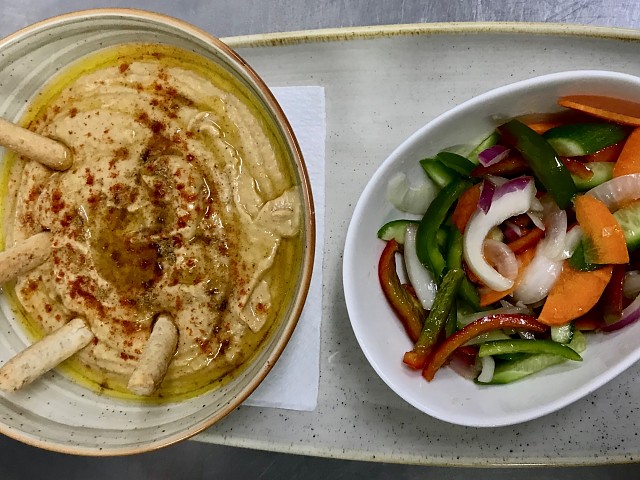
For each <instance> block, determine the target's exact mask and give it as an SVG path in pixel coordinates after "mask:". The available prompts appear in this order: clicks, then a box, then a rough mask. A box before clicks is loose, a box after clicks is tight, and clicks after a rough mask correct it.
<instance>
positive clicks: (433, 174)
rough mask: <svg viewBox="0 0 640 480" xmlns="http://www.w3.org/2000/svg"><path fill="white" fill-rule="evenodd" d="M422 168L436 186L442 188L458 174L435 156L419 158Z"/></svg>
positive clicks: (457, 176)
mask: <svg viewBox="0 0 640 480" xmlns="http://www.w3.org/2000/svg"><path fill="white" fill-rule="evenodd" d="M420 165H422V168H423V170H424V171H425V172H426V173H427V175H428V176H429V178H430V179H431V180H433V183H435V184H436V185H437V186H438V187H440V188H444V187H446V186H447V185H449V184H450V183H452V182H453V181H454V180H456V179H458V178H459V177H460V176H459V175H458V174H457V173H456V172H454V171H453V170H451V169H450V168H447V167H445V166H444V165H443V163H442V162H441V161H440V160H438V159H437V158H425V159H424V160H420Z"/></svg>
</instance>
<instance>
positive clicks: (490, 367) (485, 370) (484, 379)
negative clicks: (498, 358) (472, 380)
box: [478, 347, 496, 383]
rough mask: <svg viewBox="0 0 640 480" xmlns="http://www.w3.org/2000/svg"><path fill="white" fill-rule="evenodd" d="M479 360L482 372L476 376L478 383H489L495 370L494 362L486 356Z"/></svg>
mask: <svg viewBox="0 0 640 480" xmlns="http://www.w3.org/2000/svg"><path fill="white" fill-rule="evenodd" d="M480 348H482V347H480ZM480 360H481V362H482V371H481V372H480V375H478V382H480V383H489V382H490V381H491V379H492V378H493V372H494V371H495V368H496V362H495V360H494V359H493V357H488V356H485V357H482V358H481V359H480Z"/></svg>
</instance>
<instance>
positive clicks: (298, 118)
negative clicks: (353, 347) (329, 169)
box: [244, 87, 326, 411]
mask: <svg viewBox="0 0 640 480" xmlns="http://www.w3.org/2000/svg"><path fill="white" fill-rule="evenodd" d="M271 90H272V92H273V93H274V95H275V97H276V98H277V100H278V102H279V103H280V106H281V107H282V109H283V110H284V113H285V115H286V116H287V118H288V119H289V122H290V123H291V126H292V128H293V131H294V133H295V135H296V138H297V139H298V142H299V143H300V148H301V149H302V155H303V156H304V159H305V163H306V165H307V170H308V173H309V179H310V181H311V189H312V191H313V199H314V204H315V211H316V252H315V260H314V264H313V276H312V278H311V284H310V286H309V293H308V295H307V301H306V303H305V306H304V309H303V311H302V315H301V317H300V320H299V321H298V326H297V327H296V329H295V331H294V332H293V335H292V336H291V339H290V340H289V343H288V344H287V346H286V348H285V350H284V352H283V353H282V356H281V357H280V359H279V360H278V362H277V363H276V365H275V366H274V367H273V369H272V370H271V372H269V375H267V378H265V380H264V381H263V382H262V383H261V384H260V386H259V387H258V388H257V389H256V390H255V391H254V392H253V393H252V394H251V396H250V397H249V398H247V400H245V402H244V405H251V406H257V407H275V408H286V409H290V410H306V411H310V410H314V409H315V408H316V405H317V403H318V383H319V381H320V319H321V318H322V256H323V246H324V154H325V147H324V145H325V137H326V128H325V102H324V88H323V87H277V88H272V89H271Z"/></svg>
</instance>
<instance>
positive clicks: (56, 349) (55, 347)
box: [0, 318, 93, 392]
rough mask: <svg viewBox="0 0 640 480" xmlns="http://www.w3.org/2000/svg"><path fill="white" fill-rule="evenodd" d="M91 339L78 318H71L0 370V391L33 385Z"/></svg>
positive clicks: (91, 333)
mask: <svg viewBox="0 0 640 480" xmlns="http://www.w3.org/2000/svg"><path fill="white" fill-rule="evenodd" d="M91 340H93V332H91V330H90V329H89V327H87V325H86V323H85V322H84V320H83V319H81V318H74V319H73V320H71V321H69V322H68V323H66V324H65V325H63V326H62V327H60V328H59V329H58V330H56V331H55V332H53V333H50V334H49V335H47V336H45V337H44V338H42V339H41V340H38V341H37V342H36V343H34V344H33V345H31V346H29V347H27V348H26V349H25V350H23V351H22V352H20V353H18V354H17V355H16V356H15V357H13V358H11V359H10V360H9V361H8V362H7V363H5V364H4V365H3V366H2V368H0V390H3V391H5V392H14V391H16V390H18V389H20V388H22V387H24V386H25V385H27V384H29V383H31V382H33V381H34V380H35V379H36V378H38V377H40V376H41V375H44V374H45V373H46V372H48V371H49V370H51V369H52V368H55V367H57V366H58V365H59V364H60V363H61V362H62V361H64V360H66V359H67V358H69V357H70V356H71V355H73V354H74V353H76V352H78V351H80V350H81V349H82V348H84V347H85V346H86V345H88V344H89V342H90V341H91Z"/></svg>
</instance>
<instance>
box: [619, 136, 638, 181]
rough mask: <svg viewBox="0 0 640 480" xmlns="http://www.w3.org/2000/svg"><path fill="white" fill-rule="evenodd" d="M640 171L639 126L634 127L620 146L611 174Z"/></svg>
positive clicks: (620, 174)
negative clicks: (620, 149)
mask: <svg viewBox="0 0 640 480" xmlns="http://www.w3.org/2000/svg"><path fill="white" fill-rule="evenodd" d="M631 173H640V128H636V129H634V130H633V131H632V132H631V134H630V135H629V138H627V141H626V142H625V143H624V146H623V147H622V151H621V152H620V156H619V157H618V160H617V161H616V166H615V167H614V169H613V176H614V177H620V176H622V175H629V174H631Z"/></svg>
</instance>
